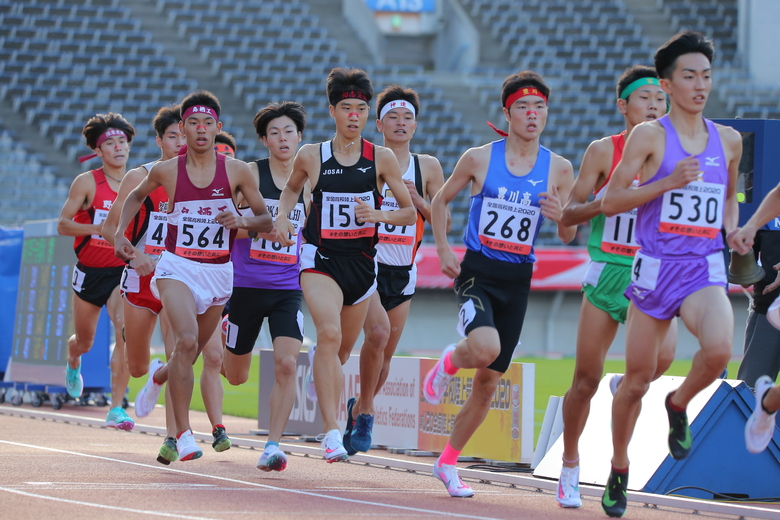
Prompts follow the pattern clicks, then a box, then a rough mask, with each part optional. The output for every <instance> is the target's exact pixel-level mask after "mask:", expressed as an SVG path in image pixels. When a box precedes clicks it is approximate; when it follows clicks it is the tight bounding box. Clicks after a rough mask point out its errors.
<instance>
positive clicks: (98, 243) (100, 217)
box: [90, 208, 114, 249]
mask: <svg viewBox="0 0 780 520" xmlns="http://www.w3.org/2000/svg"><path fill="white" fill-rule="evenodd" d="M107 216H108V210H107V209H97V208H95V213H94V214H93V216H92V223H93V224H95V225H96V226H97V225H99V224H102V223H103V221H104V220H106V217H107ZM90 245H91V246H94V247H105V248H109V249H114V248H113V247H112V246H111V244H109V243H108V242H107V241H106V240H105V239H104V238H103V237H102V236H100V235H92V242H91V243H90Z"/></svg>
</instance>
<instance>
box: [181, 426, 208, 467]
mask: <svg viewBox="0 0 780 520" xmlns="http://www.w3.org/2000/svg"><path fill="white" fill-rule="evenodd" d="M176 449H177V450H178V452H179V460H181V461H185V460H195V459H199V458H201V457H202V456H203V452H202V451H200V448H198V445H197V444H196V443H195V437H193V436H192V430H185V431H183V432H181V433H180V434H179V438H178V439H177V440H176Z"/></svg>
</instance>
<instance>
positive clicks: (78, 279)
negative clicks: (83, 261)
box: [70, 266, 87, 293]
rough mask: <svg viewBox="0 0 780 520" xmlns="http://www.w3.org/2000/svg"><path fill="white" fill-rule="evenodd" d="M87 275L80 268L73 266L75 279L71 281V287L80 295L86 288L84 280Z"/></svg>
mask: <svg viewBox="0 0 780 520" xmlns="http://www.w3.org/2000/svg"><path fill="white" fill-rule="evenodd" d="M86 276H87V275H86V274H85V273H84V271H82V270H81V269H79V268H78V266H73V277H72V278H71V280H70V286H71V287H73V290H74V291H76V292H78V293H80V292H81V290H82V289H83V288H84V278H86Z"/></svg>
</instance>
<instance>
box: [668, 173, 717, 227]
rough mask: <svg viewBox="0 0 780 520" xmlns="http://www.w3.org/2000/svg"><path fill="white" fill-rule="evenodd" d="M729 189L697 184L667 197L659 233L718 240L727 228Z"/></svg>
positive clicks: (704, 183) (685, 187)
mask: <svg viewBox="0 0 780 520" xmlns="http://www.w3.org/2000/svg"><path fill="white" fill-rule="evenodd" d="M725 193H726V187H725V186H724V185H723V184H715V183H712V182H701V181H693V182H691V183H690V184H688V185H687V186H684V187H682V188H679V189H676V190H671V191H667V192H666V193H664V199H663V204H662V206H661V223H660V226H659V230H660V231H663V232H665V233H673V234H676V235H686V236H691V237H702V238H715V237H717V236H718V234H719V233H720V229H721V227H723V202H724V200H725Z"/></svg>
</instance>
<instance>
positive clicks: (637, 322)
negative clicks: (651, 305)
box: [612, 302, 670, 469]
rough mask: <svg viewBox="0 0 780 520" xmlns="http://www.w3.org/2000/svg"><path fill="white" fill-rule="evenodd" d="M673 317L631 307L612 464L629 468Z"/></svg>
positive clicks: (615, 401) (614, 422)
mask: <svg viewBox="0 0 780 520" xmlns="http://www.w3.org/2000/svg"><path fill="white" fill-rule="evenodd" d="M669 322H670V320H658V319H656V318H653V317H652V316H648V315H647V314H645V313H643V312H642V311H640V310H639V309H637V308H636V307H635V306H634V304H633V302H632V303H631V304H630V305H629V307H628V319H627V320H626V375H625V376H624V377H623V381H622V382H621V383H620V386H618V390H617V393H616V394H615V397H614V399H613V400H612V447H613V454H612V465H613V466H614V467H616V468H620V469H622V468H626V467H628V462H629V461H628V443H629V441H630V440H631V434H632V433H633V431H634V426H635V425H636V420H637V418H638V417H639V412H640V410H641V409H642V397H644V395H645V394H646V393H647V389H648V388H649V386H650V382H651V381H652V380H653V376H654V375H655V373H656V363H657V360H658V351H659V349H660V348H661V343H662V342H663V338H665V337H666V334H667V331H668V330H669Z"/></svg>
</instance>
